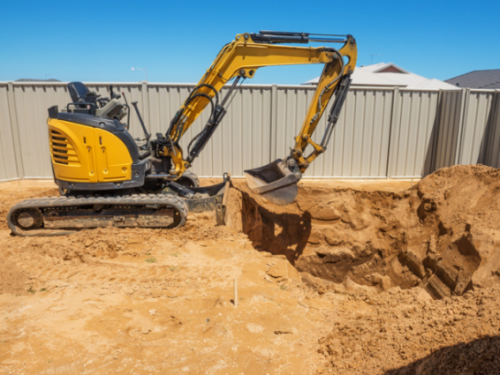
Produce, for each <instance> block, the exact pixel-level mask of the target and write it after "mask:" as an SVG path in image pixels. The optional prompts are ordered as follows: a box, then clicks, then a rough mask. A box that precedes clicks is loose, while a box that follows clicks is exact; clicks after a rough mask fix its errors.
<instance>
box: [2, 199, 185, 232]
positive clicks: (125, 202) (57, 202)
mask: <svg viewBox="0 0 500 375" xmlns="http://www.w3.org/2000/svg"><path fill="white" fill-rule="evenodd" d="M94 204H105V205H115V206H144V205H156V204H159V205H162V206H163V205H170V206H173V207H175V208H177V209H178V210H179V211H180V213H181V221H180V222H179V224H178V225H177V226H176V228H180V227H182V226H184V224H185V223H186V219H187V213H188V207H187V204H186V203H185V202H184V201H183V200H182V199H180V198H179V197H176V196H174V195H170V194H133V195H123V196H82V195H79V196H76V197H74V196H70V197H47V198H38V199H28V200H25V201H23V202H21V203H18V204H16V205H15V206H13V207H12V208H11V209H10V210H9V213H8V214H7V225H8V226H9V228H10V229H11V231H12V233H14V234H16V235H19V236H24V237H31V236H61V235H66V234H70V233H75V232H77V230H67V231H59V232H56V233H46V234H44V233H41V234H39V233H37V234H30V233H29V232H30V231H23V230H21V229H19V228H18V227H16V226H15V225H14V223H13V222H12V215H13V214H14V213H15V212H16V211H17V210H19V209H25V208H38V209H44V208H54V209H57V208H64V207H78V206H87V205H94ZM43 230H44V229H43V228H38V229H34V231H37V232H38V231H43Z"/></svg>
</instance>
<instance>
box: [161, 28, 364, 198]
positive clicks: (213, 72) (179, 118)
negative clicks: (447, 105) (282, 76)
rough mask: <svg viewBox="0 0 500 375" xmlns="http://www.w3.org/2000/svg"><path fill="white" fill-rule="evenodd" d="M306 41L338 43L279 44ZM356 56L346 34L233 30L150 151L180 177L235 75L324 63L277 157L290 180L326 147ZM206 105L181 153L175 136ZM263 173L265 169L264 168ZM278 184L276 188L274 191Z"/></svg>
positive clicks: (220, 113)
mask: <svg viewBox="0 0 500 375" xmlns="http://www.w3.org/2000/svg"><path fill="white" fill-rule="evenodd" d="M310 42H328V43H342V44H343V46H342V48H340V49H339V50H337V49H334V48H327V47H317V48H313V47H302V46H284V45H281V44H283V43H288V44H307V43H310ZM356 58H357V46H356V41H355V40H354V38H353V37H352V36H350V35H326V34H308V33H288V32H269V31H261V32H260V33H259V34H248V33H245V34H238V35H236V38H235V39H234V41H232V42H231V43H228V44H227V45H225V46H224V47H223V48H222V50H221V51H220V52H219V54H218V55H217V57H216V59H215V60H214V62H213V63H212V65H211V66H210V68H209V69H208V70H207V72H206V73H205V75H204V76H203V77H202V79H201V80H200V82H199V83H198V84H197V86H196V87H195V88H194V90H193V91H192V92H191V93H190V95H189V96H188V98H187V99H186V101H185V102H184V104H183V105H182V106H181V108H180V109H179V110H178V111H177V113H176V114H175V116H174V118H173V119H172V121H171V123H170V126H169V129H168V131H167V133H166V134H165V136H163V135H161V134H159V135H158V139H157V140H156V141H155V143H154V144H153V146H154V148H155V150H154V151H155V152H156V153H157V154H158V156H161V157H169V158H170V159H171V161H172V163H171V164H172V170H171V171H170V174H171V175H173V176H178V177H180V176H181V175H182V174H183V173H184V171H185V170H186V169H188V168H189V167H190V166H191V163H192V162H193V160H194V159H195V158H196V157H197V156H198V155H199V154H200V152H201V151H202V150H203V148H204V147H205V145H206V144H207V142H208V141H209V140H210V138H211V136H212V134H213V133H214V131H215V130H216V129H217V127H218V125H219V124H220V122H221V121H222V119H223V117H224V115H225V114H226V107H225V106H226V105H228V103H229V102H230V100H229V99H230V97H231V95H232V93H233V91H234V89H235V88H236V86H237V84H238V83H239V82H240V80H241V79H245V78H253V77H254V76H255V73H256V71H257V69H259V68H262V67H265V66H278V65H305V64H324V68H323V72H322V74H321V77H320V79H319V82H318V86H317V89H316V91H315V93H314V96H313V100H312V102H311V104H310V106H309V109H308V112H307V116H306V118H305V120H304V123H303V125H302V129H301V131H300V133H299V135H297V137H296V138H295V147H294V148H293V150H292V152H291V154H290V156H289V157H288V158H287V160H286V161H285V162H281V160H280V161H279V162H281V164H280V168H281V170H282V174H283V173H284V174H288V173H287V172H286V171H285V169H288V170H290V171H291V173H293V174H294V175H295V176H296V181H294V183H295V184H296V182H297V181H298V179H300V177H301V173H303V172H304V171H305V170H306V169H307V167H308V166H309V165H310V163H311V162H312V161H313V160H314V159H315V158H316V157H317V156H318V155H320V154H321V153H323V152H324V151H325V149H326V144H327V143H328V139H329V137H330V135H331V133H332V131H333V127H334V126H335V123H336V119H337V118H338V114H339V112H340V109H341V107H342V104H343V101H344V99H345V95H346V94H347V89H348V87H349V83H350V74H351V73H352V72H353V71H354V68H355V65H356ZM231 79H234V82H233V83H232V85H231V87H230V89H229V90H228V92H227V93H226V95H225V96H224V98H220V97H219V94H220V90H221V89H222V87H224V85H225V84H227V83H228V82H229V81H230V80H231ZM334 93H336V99H335V103H334V105H333V107H332V112H331V113H330V116H329V120H328V126H327V130H326V132H325V135H324V136H323V139H322V142H321V143H320V144H317V143H315V142H313V141H312V139H311V137H312V134H313V133H314V130H315V129H316V126H317V124H318V122H319V120H320V118H321V116H322V114H323V112H324V111H325V109H326V107H327V105H328V103H329V101H330V99H331V98H332V96H333V94H334ZM207 105H210V109H211V113H210V117H209V120H208V122H207V124H206V125H205V127H204V128H203V130H202V131H201V132H200V133H199V134H198V135H197V136H195V138H193V139H192V140H191V142H190V144H189V146H188V149H187V153H186V154H184V151H183V150H182V148H181V147H180V145H179V141H180V140H181V138H182V136H183V135H184V134H185V133H186V131H187V130H188V129H189V128H190V127H191V125H192V124H193V122H194V121H195V120H196V119H197V118H198V116H199V115H200V114H201V112H202V111H203V110H204V109H205V107H206V106H207ZM308 145H311V146H312V148H313V151H312V153H311V154H310V155H308V156H305V155H304V151H305V149H306V147H307V146H308ZM275 163H276V162H275ZM271 164H273V163H271ZM264 168H265V167H264ZM273 168H274V167H273ZM252 171H257V170H250V171H245V172H246V173H247V172H250V173H247V177H248V176H249V174H251V172H252ZM264 172H265V170H264ZM265 174H266V173H264V175H265ZM267 175H269V174H268V173H267ZM253 177H256V178H254V179H253V180H252V181H250V180H249V184H250V182H252V183H253V185H255V184H257V185H258V186H260V187H262V186H263V185H265V186H264V188H265V187H266V186H267V187H269V185H272V184H271V183H273V182H276V181H272V180H273V179H274V180H277V179H282V178H283V177H284V176H283V175H280V174H279V173H278V175H276V176H273V177H269V176H267V177H266V178H263V179H262V178H261V179H259V177H262V174H261V176H259V175H258V173H257V175H256V176H253ZM269 180H271V181H269ZM287 181H288V182H290V181H291V179H290V178H288V180H287ZM250 185H251V187H254V186H252V184H250ZM274 185H279V184H274ZM274 185H272V186H271V188H272V187H273V186H274ZM281 188H283V187H281ZM281 188H280V187H278V189H274V190H280V189H281ZM264 190H265V189H264ZM260 193H261V194H264V193H263V192H260ZM268 198H270V199H272V197H271V195H268ZM288 200H289V199H288ZM288 203H289V202H288Z"/></svg>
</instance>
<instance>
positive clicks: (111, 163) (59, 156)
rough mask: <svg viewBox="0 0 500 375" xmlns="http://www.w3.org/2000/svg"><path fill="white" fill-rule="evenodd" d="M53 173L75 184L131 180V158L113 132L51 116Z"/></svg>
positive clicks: (56, 176) (60, 178) (57, 177)
mask: <svg viewBox="0 0 500 375" xmlns="http://www.w3.org/2000/svg"><path fill="white" fill-rule="evenodd" d="M48 127H49V141H50V155H51V159H52V166H53V168H54V176H55V178H56V179H58V180H62V181H67V182H75V183H104V182H121V181H129V180H131V177H132V172H131V171H132V157H131V156H130V153H129V150H128V149H127V147H126V146H125V144H124V143H123V142H122V140H120V139H119V138H118V137H117V136H115V135H114V134H112V133H110V132H108V131H106V130H103V129H99V128H94V127H90V126H86V125H83V124H76V123H72V122H68V121H62V120H58V119H49V121H48Z"/></svg>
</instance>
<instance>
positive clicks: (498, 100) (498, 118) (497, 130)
mask: <svg viewBox="0 0 500 375" xmlns="http://www.w3.org/2000/svg"><path fill="white" fill-rule="evenodd" d="M491 108H492V109H491V111H490V120H489V122H488V126H487V133H488V140H489V142H488V144H487V145H486V147H485V148H486V150H485V152H484V157H483V162H484V164H486V165H489V166H491V167H494V168H500V90H496V92H495V97H494V99H493V104H492V106H491Z"/></svg>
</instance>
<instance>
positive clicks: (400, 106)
mask: <svg viewBox="0 0 500 375" xmlns="http://www.w3.org/2000/svg"><path fill="white" fill-rule="evenodd" d="M397 95H398V97H397V98H395V107H394V110H393V114H392V116H393V120H392V121H393V124H392V131H391V139H390V144H391V155H390V163H389V172H388V176H389V177H392V178H402V177H406V178H414V177H420V176H422V175H425V174H426V170H427V168H428V165H429V162H428V159H429V158H430V156H431V153H432V145H433V138H434V137H433V135H435V134H436V132H435V131H434V129H435V128H437V127H438V124H439V120H438V116H439V111H438V105H437V104H438V97H439V93H438V92H437V91H409V90H406V91H405V90H401V91H398V92H397Z"/></svg>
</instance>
